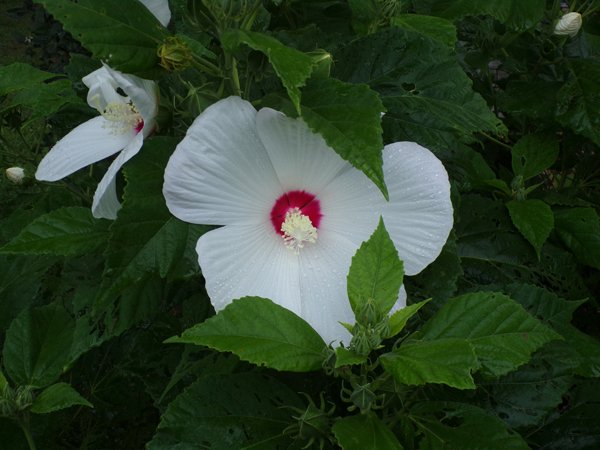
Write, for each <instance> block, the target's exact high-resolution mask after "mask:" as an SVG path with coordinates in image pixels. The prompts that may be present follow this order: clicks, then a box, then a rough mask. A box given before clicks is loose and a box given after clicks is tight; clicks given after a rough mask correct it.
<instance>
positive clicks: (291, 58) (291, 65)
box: [221, 30, 313, 113]
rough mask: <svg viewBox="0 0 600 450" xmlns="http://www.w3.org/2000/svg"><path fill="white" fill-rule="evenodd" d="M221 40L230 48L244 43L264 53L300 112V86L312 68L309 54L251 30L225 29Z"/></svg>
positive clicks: (304, 82) (303, 83)
mask: <svg viewBox="0 0 600 450" xmlns="http://www.w3.org/2000/svg"><path fill="white" fill-rule="evenodd" d="M221 42H222V44H223V46H224V47H225V48H228V49H230V50H233V49H235V48H236V47H237V46H239V45H240V43H244V44H246V45H248V46H249V47H250V48H252V49H254V50H258V51H260V52H262V53H264V54H265V55H266V56H267V57H268V58H269V62H270V63H271V65H272V66H273V69H275V72H276V73H277V76H278V77H279V79H280V80H281V82H282V83H283V85H284V86H285V88H286V89H287V93H288V95H289V97H290V99H291V100H292V103H293V104H294V107H295V108H296V111H297V112H298V113H300V88H301V87H302V86H304V85H305V84H306V80H307V79H308V77H309V76H310V74H311V72H312V70H313V60H312V58H311V57H310V56H309V55H307V54H306V53H302V52H301V51H299V50H296V49H294V48H291V47H287V46H285V45H283V44H282V43H281V42H279V41H278V40H277V39H275V38H274V37H271V36H267V35H266V34H262V33H256V32H252V31H242V30H228V31H225V32H224V33H222V34H221Z"/></svg>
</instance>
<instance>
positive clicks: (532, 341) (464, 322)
mask: <svg viewBox="0 0 600 450" xmlns="http://www.w3.org/2000/svg"><path fill="white" fill-rule="evenodd" d="M420 337H421V338H422V339H425V340H432V342H436V341H435V340H437V339H449V338H461V339H466V340H468V342H470V343H471V344H472V345H473V348H474V349H475V353H476V354H477V358H478V359H479V361H480V362H481V364H482V366H483V367H484V369H485V370H486V371H488V372H489V373H491V374H493V375H495V376H498V375H503V374H505V373H508V372H510V371H512V370H514V369H516V368H517V367H519V366H520V365H522V364H524V363H526V362H527V361H529V359H530V357H531V354H532V353H533V352H534V351H536V350H537V349H538V348H540V347H541V346H542V345H544V344H546V343H547V342H549V341H551V340H554V339H560V336H559V335H558V334H556V333H555V332H554V331H552V330H551V329H549V328H547V327H546V326H544V325H543V324H542V323H541V322H540V321H539V320H537V319H535V318H533V317H532V316H530V315H529V314H528V313H527V312H526V311H525V310H524V309H523V307H521V305H519V304H518V303H516V302H515V301H514V300H511V299H510V298H509V297H507V296H506V295H503V294H498V293H494V292H476V293H472V294H465V295H462V296H460V297H456V298H453V299H452V300H449V301H448V302H447V303H446V304H445V305H444V306H443V307H442V308H441V309H440V310H439V311H438V312H437V314H436V315H435V316H434V317H433V318H432V319H430V320H429V321H428V322H427V323H426V324H425V326H424V327H423V329H422V335H421V336H420Z"/></svg>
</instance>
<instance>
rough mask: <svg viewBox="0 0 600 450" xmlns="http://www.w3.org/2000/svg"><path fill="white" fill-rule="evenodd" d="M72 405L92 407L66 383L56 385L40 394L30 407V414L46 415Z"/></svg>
mask: <svg viewBox="0 0 600 450" xmlns="http://www.w3.org/2000/svg"><path fill="white" fill-rule="evenodd" d="M74 405H82V406H89V407H90V408H93V405H92V404H91V403H90V402H88V401H87V400H86V399H85V398H83V397H82V396H81V395H80V394H79V393H78V392H77V391H76V390H75V389H73V387H72V386H71V385H69V384H67V383H56V384H53V385H51V386H48V387H47V388H46V389H44V390H43V391H42V392H40V393H39V394H38V395H37V397H36V398H35V399H34V401H33V403H32V405H31V412H34V413H36V414H46V413H51V412H54V411H59V410H61V409H64V408H68V407H70V406H74Z"/></svg>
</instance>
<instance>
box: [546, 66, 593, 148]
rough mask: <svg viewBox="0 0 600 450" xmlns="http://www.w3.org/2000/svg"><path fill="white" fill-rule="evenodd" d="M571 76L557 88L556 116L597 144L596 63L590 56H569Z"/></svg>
mask: <svg viewBox="0 0 600 450" xmlns="http://www.w3.org/2000/svg"><path fill="white" fill-rule="evenodd" d="M568 61H569V62H568V64H569V67H570V69H571V76H570V78H568V79H567V80H566V82H565V83H564V84H563V86H562V87H561V89H560V90H559V91H558V94H557V99H558V105H557V108H556V118H557V120H558V121H559V122H560V123H561V124H562V125H564V126H566V127H569V128H571V129H572V130H573V131H575V132H576V133H579V134H581V135H583V136H585V137H587V138H589V139H591V140H592V141H594V143H595V144H596V145H600V133H598V125H599V124H600V91H599V90H598V84H597V81H598V79H599V78H600V62H599V61H597V60H595V59H591V58H585V59H583V58H581V59H575V58H572V59H569V60H568Z"/></svg>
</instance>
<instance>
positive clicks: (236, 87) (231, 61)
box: [225, 53, 242, 97]
mask: <svg viewBox="0 0 600 450" xmlns="http://www.w3.org/2000/svg"><path fill="white" fill-rule="evenodd" d="M225 58H226V62H227V67H228V68H229V70H231V78H230V79H229V81H230V83H231V89H232V90H233V94H234V95H237V96H238V97H241V96H242V90H241V88H240V77H239V74H238V70H237V61H236V60H235V58H234V57H233V56H231V55H230V54H229V53H226V54H225Z"/></svg>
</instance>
